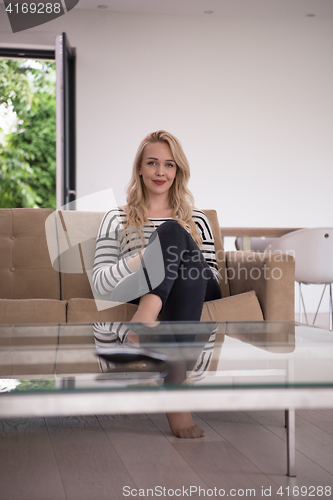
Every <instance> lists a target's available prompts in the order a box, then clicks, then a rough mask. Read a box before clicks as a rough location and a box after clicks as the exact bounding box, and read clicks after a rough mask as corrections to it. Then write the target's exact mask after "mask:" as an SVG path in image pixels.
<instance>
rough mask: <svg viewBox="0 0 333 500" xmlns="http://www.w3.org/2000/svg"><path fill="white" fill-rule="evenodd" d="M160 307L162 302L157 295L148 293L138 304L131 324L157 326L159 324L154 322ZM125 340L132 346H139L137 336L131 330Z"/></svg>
mask: <svg viewBox="0 0 333 500" xmlns="http://www.w3.org/2000/svg"><path fill="white" fill-rule="evenodd" d="M161 307H162V300H161V299H160V297H158V295H154V294H151V293H148V294H147V295H143V296H142V297H141V299H140V302H139V307H138V309H137V311H136V313H135V314H134V316H133V318H132V319H131V321H130V322H131V323H146V326H157V325H158V324H159V323H160V322H159V321H156V318H157V316H158V313H159V312H160V310H161ZM126 339H127V340H128V341H130V342H132V343H133V344H136V345H139V344H140V338H139V335H137V334H136V333H134V332H132V331H131V330H130V331H129V332H128V334H127V335H126Z"/></svg>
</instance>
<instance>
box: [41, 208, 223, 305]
mask: <svg viewBox="0 0 333 500" xmlns="http://www.w3.org/2000/svg"><path fill="white" fill-rule="evenodd" d="M204 212H205V213H206V215H207V217H208V218H209V221H210V223H211V227H212V231H213V237H214V242H215V252H216V257H217V261H218V268H219V272H220V275H221V282H220V284H221V290H222V296H223V297H228V296H229V295H230V293H229V285H228V281H227V279H226V266H225V258H224V249H223V243H222V238H221V233H220V227H219V223H218V219H217V213H216V211H215V210H204ZM103 216H104V212H103V213H102V212H79V211H58V212H55V213H54V216H53V218H54V219H55V224H56V227H57V245H58V248H56V246H55V245H54V251H53V253H52V248H50V254H51V259H52V261H53V263H54V266H55V267H56V268H57V269H58V270H59V272H60V276H61V298H62V300H69V299H71V298H75V297H80V298H92V297H93V294H92V287H91V284H90V283H91V272H92V267H93V262H94V255H95V246H96V237H97V233H98V229H99V227H100V224H101V221H102V219H103ZM50 219H52V218H50ZM53 224H54V223H52V225H51V226H50V227H52V226H53ZM52 255H53V256H52ZM58 256H59V257H58ZM94 296H95V299H100V300H102V299H103V298H102V297H98V296H96V294H94Z"/></svg>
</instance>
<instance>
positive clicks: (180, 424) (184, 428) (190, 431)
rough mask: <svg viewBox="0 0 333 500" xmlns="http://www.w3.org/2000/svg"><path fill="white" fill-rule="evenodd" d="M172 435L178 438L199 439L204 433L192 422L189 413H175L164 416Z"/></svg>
mask: <svg viewBox="0 0 333 500" xmlns="http://www.w3.org/2000/svg"><path fill="white" fill-rule="evenodd" d="M166 416H167V418H168V420H169V425H170V429H171V431H172V433H173V434H174V435H175V436H177V437H180V438H200V437H203V436H204V435H205V431H204V430H203V429H201V427H199V426H198V425H196V424H195V423H194V422H193V419H192V415H191V413H190V412H176V413H167V414H166Z"/></svg>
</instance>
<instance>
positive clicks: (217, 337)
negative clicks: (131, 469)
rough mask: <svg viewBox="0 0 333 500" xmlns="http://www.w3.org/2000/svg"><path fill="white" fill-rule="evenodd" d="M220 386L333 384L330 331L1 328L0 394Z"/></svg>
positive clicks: (239, 326)
mask: <svg viewBox="0 0 333 500" xmlns="http://www.w3.org/2000/svg"><path fill="white" fill-rule="evenodd" d="M133 334H134V335H133ZM130 339H132V340H133V339H134V343H133V342H131V341H130ZM137 342H138V343H137ZM219 387H220V388H232V389H238V388H242V389H244V388H253V387H254V388H265V387H266V388H274V387H277V388H279V387H284V388H285V387H305V388H306V387H322V388H327V387H330V388H332V387H333V334H332V332H329V331H328V330H327V331H326V330H322V329H319V328H315V327H310V326H305V325H300V324H297V323H292V322H278V321H272V322H268V321H265V322H227V323H223V322H172V323H166V322H161V323H155V324H153V323H151V324H149V323H146V324H143V323H121V322H116V323H94V324H60V325H41V324H36V325H1V326H0V392H1V393H2V394H7V395H8V394H17V393H18V392H20V393H21V394H22V393H30V394H32V393H36V392H38V393H39V392H70V391H96V392H97V391H129V390H132V391H133V390H134V391H140V390H142V388H144V389H149V390H152V391H161V390H167V389H168V388H173V389H174V388H181V389H185V390H191V389H193V388H195V389H198V388H200V389H201V388H202V389H204V388H219ZM0 396H1V395H0ZM0 401H1V397H0Z"/></svg>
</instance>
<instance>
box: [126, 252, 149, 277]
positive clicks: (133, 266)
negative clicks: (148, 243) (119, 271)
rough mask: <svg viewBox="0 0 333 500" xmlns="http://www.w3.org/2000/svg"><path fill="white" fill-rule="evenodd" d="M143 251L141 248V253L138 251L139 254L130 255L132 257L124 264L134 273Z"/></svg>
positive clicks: (138, 266)
mask: <svg viewBox="0 0 333 500" xmlns="http://www.w3.org/2000/svg"><path fill="white" fill-rule="evenodd" d="M144 252H145V251H144V250H143V251H142V252H141V253H139V255H136V256H135V257H132V259H129V260H127V261H126V264H127V265H128V267H129V268H130V270H131V271H132V272H133V273H136V272H137V271H138V270H139V269H140V266H141V261H142V258H143V254H144Z"/></svg>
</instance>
